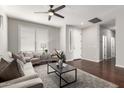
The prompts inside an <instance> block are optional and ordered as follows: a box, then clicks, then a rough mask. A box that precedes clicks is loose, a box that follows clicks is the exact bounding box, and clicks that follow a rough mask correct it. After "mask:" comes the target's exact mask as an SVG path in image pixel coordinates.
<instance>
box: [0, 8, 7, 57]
mask: <svg viewBox="0 0 124 93" xmlns="http://www.w3.org/2000/svg"><path fill="white" fill-rule="evenodd" d="M0 16H2V17H3V19H2V28H0V55H1V54H3V53H5V52H7V50H8V40H7V16H6V14H5V13H4V12H3V11H2V10H1V9H0Z"/></svg>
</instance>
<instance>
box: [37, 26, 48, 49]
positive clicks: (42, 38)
mask: <svg viewBox="0 0 124 93" xmlns="http://www.w3.org/2000/svg"><path fill="white" fill-rule="evenodd" d="M48 40H49V38H48V30H47V29H41V28H39V29H37V30H36V50H37V51H39V50H41V49H43V48H47V49H48Z"/></svg>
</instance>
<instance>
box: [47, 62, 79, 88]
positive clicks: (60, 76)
mask: <svg viewBox="0 0 124 93" xmlns="http://www.w3.org/2000/svg"><path fill="white" fill-rule="evenodd" d="M49 67H51V68H52V69H54V71H51V72H49ZM71 71H74V72H75V79H74V80H73V81H71V82H68V81H67V80H65V79H64V78H63V77H62V74H64V73H67V72H71ZM50 73H55V74H56V75H57V76H58V77H59V87H60V88H62V87H65V86H67V85H69V84H72V83H74V82H76V81H77V69H76V68H75V69H72V70H67V71H65V72H61V73H60V72H58V71H57V70H56V69H55V68H54V67H52V66H51V65H49V63H48V64H47V74H50ZM62 80H63V81H64V82H65V83H66V84H64V85H61V82H62Z"/></svg>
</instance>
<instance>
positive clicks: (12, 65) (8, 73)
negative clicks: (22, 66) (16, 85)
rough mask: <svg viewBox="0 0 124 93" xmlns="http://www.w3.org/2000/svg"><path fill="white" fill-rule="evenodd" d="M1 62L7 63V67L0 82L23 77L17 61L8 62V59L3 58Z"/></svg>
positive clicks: (0, 76)
mask: <svg viewBox="0 0 124 93" xmlns="http://www.w3.org/2000/svg"><path fill="white" fill-rule="evenodd" d="M1 61H2V62H4V63H6V66H5V68H4V69H3V71H2V72H1V73H0V82H3V81H7V80H12V79H15V78H18V77H21V76H23V75H22V73H20V72H19V68H18V63H17V62H16V60H13V61H12V62H8V61H7V60H6V59H3V58H1Z"/></svg>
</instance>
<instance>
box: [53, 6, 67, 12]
mask: <svg viewBox="0 0 124 93" xmlns="http://www.w3.org/2000/svg"><path fill="white" fill-rule="evenodd" d="M64 7H65V5H62V6H59V7H57V8H55V9H54V12H56V11H59V10H61V9H63V8H64Z"/></svg>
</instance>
